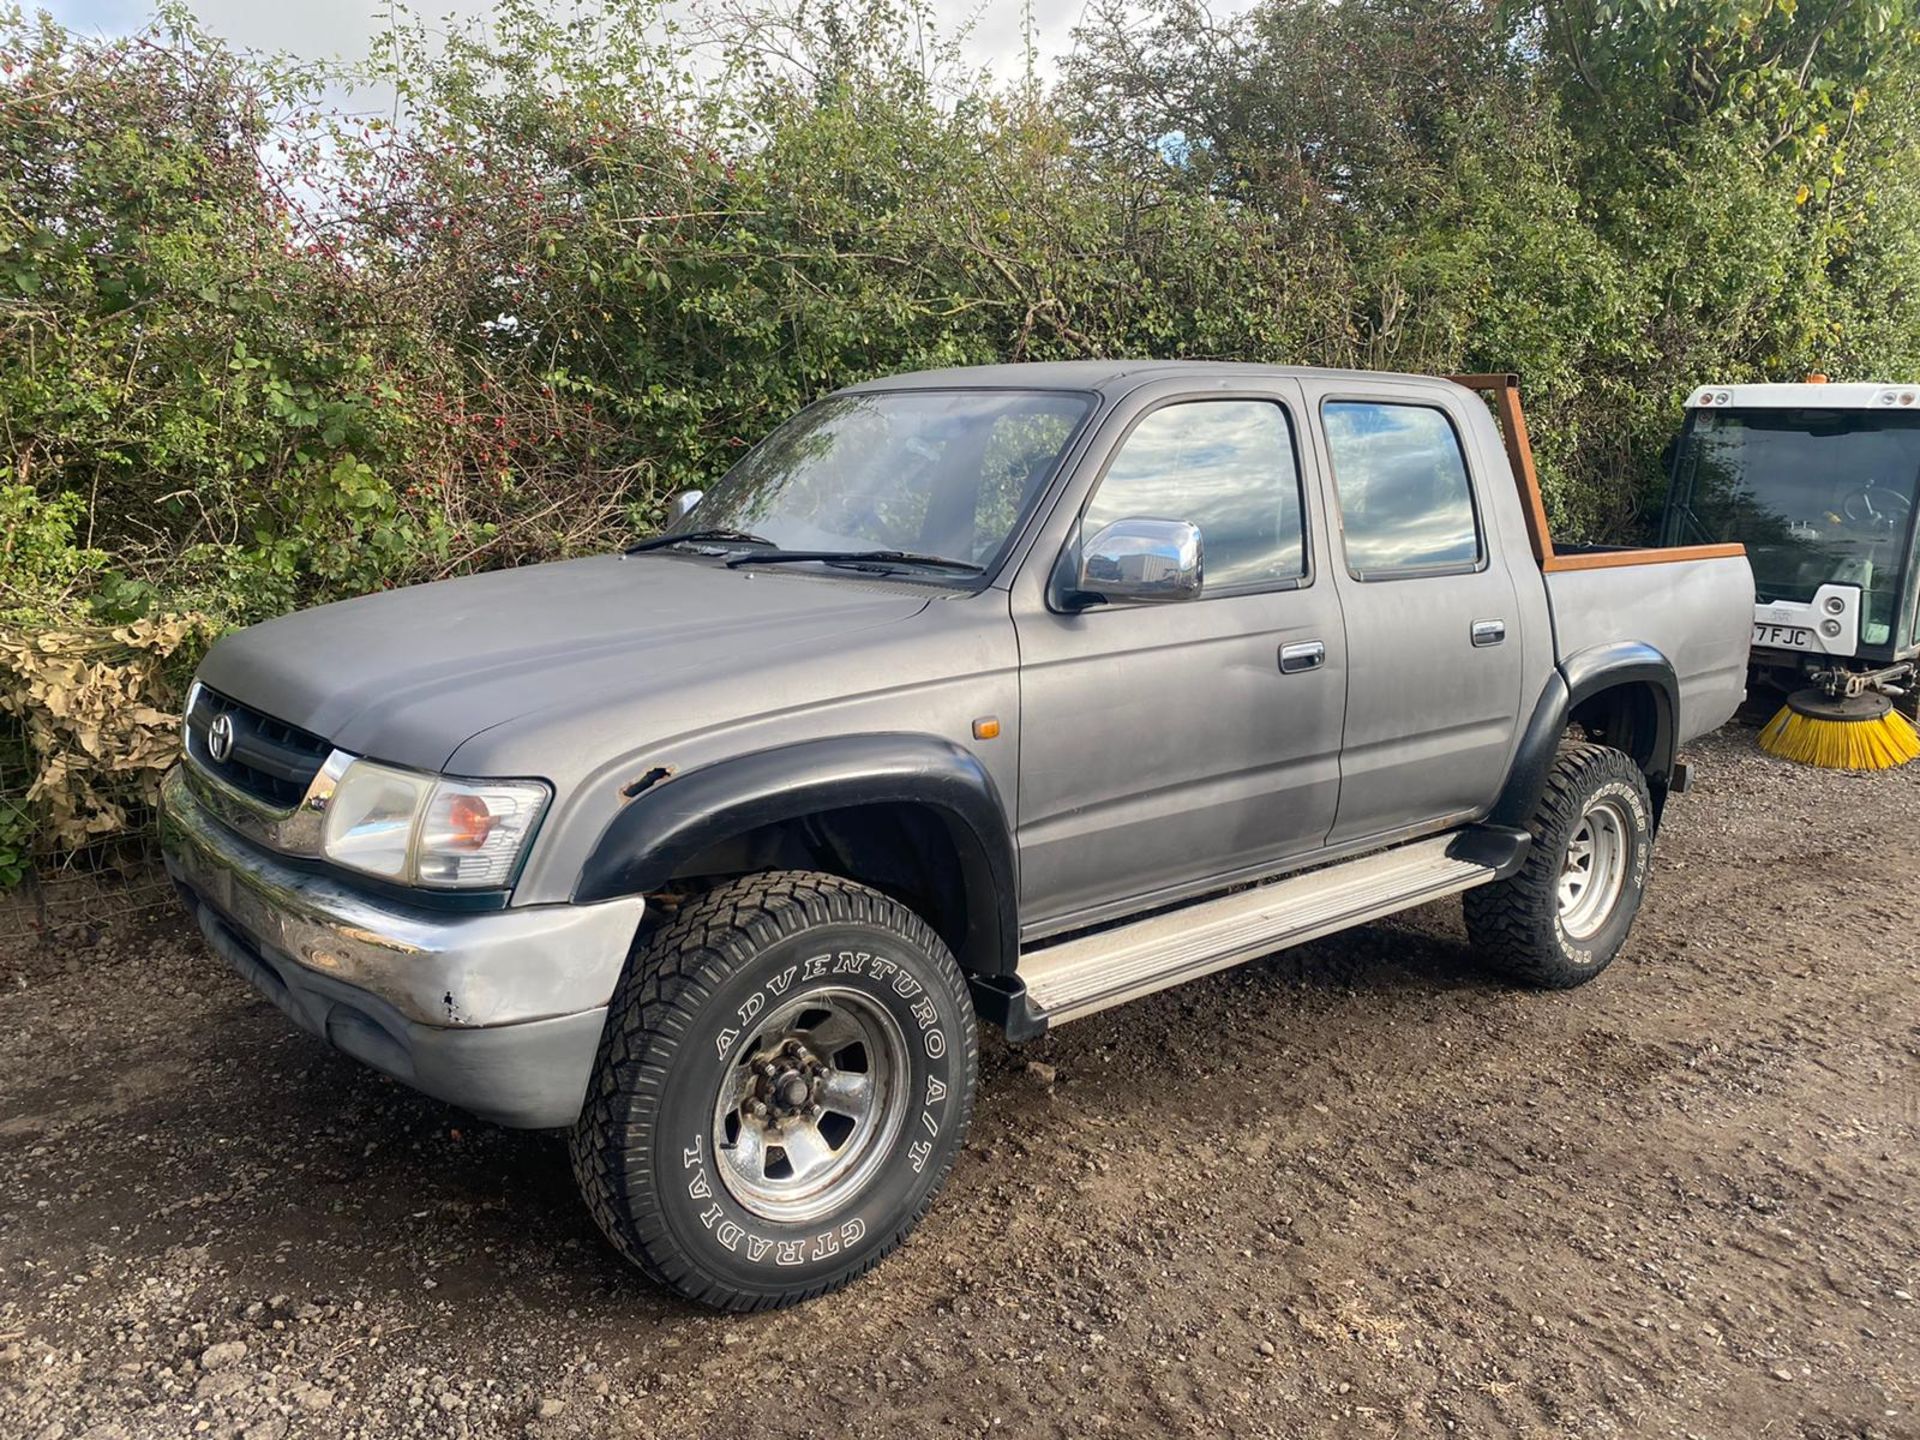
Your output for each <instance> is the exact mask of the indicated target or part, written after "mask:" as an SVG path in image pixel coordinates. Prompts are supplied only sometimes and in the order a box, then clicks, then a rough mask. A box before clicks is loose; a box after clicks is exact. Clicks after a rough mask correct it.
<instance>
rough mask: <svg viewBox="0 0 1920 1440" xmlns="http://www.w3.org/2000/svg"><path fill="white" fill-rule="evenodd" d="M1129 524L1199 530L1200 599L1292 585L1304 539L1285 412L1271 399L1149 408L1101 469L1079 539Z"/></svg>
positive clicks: (1302, 568)
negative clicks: (1179, 523) (1178, 524)
mask: <svg viewBox="0 0 1920 1440" xmlns="http://www.w3.org/2000/svg"><path fill="white" fill-rule="evenodd" d="M1129 519H1152V520H1185V521H1188V522H1189V523H1191V524H1193V525H1196V526H1198V527H1199V530H1200V545H1201V559H1202V565H1203V567H1204V574H1205V577H1206V589H1205V593H1207V594H1214V593H1217V592H1219V591H1221V590H1236V589H1251V588H1257V587H1259V586H1263V585H1272V584H1276V583H1279V582H1285V581H1293V580H1298V579H1299V578H1300V577H1301V576H1303V575H1305V574H1306V572H1307V563H1306V538H1305V529H1304V525H1303V522H1302V519H1301V507H1300V468H1299V465H1298V464H1297V463H1296V461H1295V459H1294V448H1293V429H1292V426H1291V425H1290V424H1289V423H1288V419H1287V412H1286V411H1285V410H1283V409H1282V408H1281V407H1280V406H1279V405H1277V404H1274V403H1273V402H1272V401H1269V400H1201V401H1189V402H1184V403H1182V404H1177V405H1168V406H1166V407H1165V408H1163V409H1160V410H1155V411H1154V412H1153V413H1152V414H1150V415H1148V416H1147V417H1146V418H1145V419H1144V420H1142V421H1141V422H1140V423H1139V424H1138V425H1136V426H1135V427H1134V428H1133V433H1132V434H1130V435H1129V436H1127V438H1126V440H1125V441H1124V442H1122V444H1121V446H1120V453H1119V454H1117V455H1115V456H1114V457H1113V463H1112V464H1111V465H1109V466H1108V467H1107V473H1106V475H1105V477H1104V478H1103V479H1102V480H1101V482H1100V488H1099V490H1098V491H1097V492H1095V494H1094V497H1093V500H1092V503H1090V504H1089V505H1088V506H1087V512H1086V516H1085V518H1084V519H1083V520H1082V522H1081V536H1082V539H1083V540H1091V539H1092V538H1093V537H1094V536H1095V535H1097V534H1099V533H1100V531H1101V529H1102V528H1104V527H1105V526H1107V525H1111V524H1112V523H1113V522H1114V521H1116V520H1129Z"/></svg>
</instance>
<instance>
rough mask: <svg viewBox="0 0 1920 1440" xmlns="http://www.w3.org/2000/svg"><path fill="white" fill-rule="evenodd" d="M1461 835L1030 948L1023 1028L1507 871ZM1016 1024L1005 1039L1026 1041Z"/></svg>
mask: <svg viewBox="0 0 1920 1440" xmlns="http://www.w3.org/2000/svg"><path fill="white" fill-rule="evenodd" d="M1471 833H1472V832H1468V834H1469V835H1470V834H1471ZM1464 839H1466V837H1465V836H1463V835H1461V834H1458V833H1456V834H1451V835H1442V836H1439V837H1437V838H1435V839H1432V840H1420V841H1416V842H1414V843H1413V844H1411V845H1402V846H1400V847H1398V848H1397V849H1393V850H1382V851H1377V852H1376V853H1374V854H1371V855H1364V856H1361V857H1360V858H1359V859H1357V860H1346V861H1342V862H1341V863H1339V864H1337V865H1329V866H1327V867H1325V868H1324V869H1320V870H1314V871H1310V872H1309V873H1307V874H1305V875H1296V876H1293V877H1292V878H1290V879H1285V880H1276V881H1274V882H1272V883H1271V884H1267V885H1260V886H1256V887H1254V888H1253V889H1250V890H1239V891H1235V892H1234V893H1232V894H1229V895H1222V896H1219V897H1218V898H1216V899H1212V900H1202V901H1199V902H1198V903H1196V904H1192V905H1184V906H1182V907H1180V908H1179V909H1177V910H1169V911H1166V912H1165V913H1163V914H1160V915H1155V916H1153V917H1151V918H1150V919H1146V920H1137V921H1134V922H1133V923H1132V924H1129V925H1121V926H1117V927H1116V928H1114V929H1111V930H1100V931H1096V932H1094V933H1093V934H1090V935H1082V936H1079V937H1078V938H1076V939H1072V940H1063V941H1060V942H1059V943H1057V944H1050V945H1041V946H1036V947H1034V948H1032V949H1028V950H1024V951H1022V952H1021V954H1020V971H1019V979H1020V980H1021V981H1023V982H1025V994H1024V996H1021V997H1019V998H1020V999H1022V1000H1024V1002H1025V1004H1024V1005H1023V1006H1022V1007H1021V1008H1022V1009H1024V1010H1025V1012H1026V1014H1025V1016H1024V1017H1023V1018H1024V1019H1025V1020H1026V1021H1027V1024H1026V1025H1022V1026H1021V1027H1020V1028H1021V1029H1023V1030H1026V1031H1027V1032H1028V1034H1038V1033H1040V1031H1042V1030H1044V1029H1046V1028H1047V1027H1049V1026H1052V1025H1062V1024H1065V1023H1066V1022H1067V1021H1069V1020H1078V1019H1080V1018H1081V1017H1082V1016H1083V1015H1092V1014H1094V1013H1096V1012H1097V1011H1101V1010H1105V1009H1106V1008H1107V1007H1108V1006H1110V1005H1118V1004H1120V1003H1121V1002H1122V1001H1126V1000H1134V999H1138V998H1139V997H1140V996H1142V995H1151V994H1152V993H1153V992H1154V991H1156V990H1165V989H1167V988H1168V987H1169V986H1172V985H1178V984H1181V983H1182V982H1184V981H1187V980H1194V979H1198V978H1199V977H1200V976H1202V975H1210V974H1212V973H1213V972H1214V971H1216V970H1225V969H1227V968H1228V967H1229V966H1232V965H1240V964H1244V963H1245V962H1247V961H1249V960H1258V959H1259V958H1260V957H1261V956H1263V955H1271V954H1273V952H1274V951H1276V950H1284V949H1286V948H1287V947H1288V946H1289V945H1299V944H1302V943H1304V942H1305V941H1308V940H1317V939H1319V938H1320V937H1321V936H1323V935H1331V934H1333V933H1334V932H1335V931H1337V930H1345V929H1347V928H1349V927H1350V926H1354V925H1364V924H1366V923H1367V922H1368V921H1369V920H1378V919H1380V918H1381V917H1382V916H1384V915H1391V914H1393V913H1394V912H1395V911H1398V910H1405V909H1407V908H1408V907H1410V906H1414V905H1420V904H1424V903H1425V902H1426V901H1429V900H1438V899H1439V898H1440V897H1442V896H1443V895H1455V894H1458V893H1459V892H1460V891H1462V890H1471V889H1472V888H1473V887H1474V886H1476V885H1484V884H1486V883H1487V882H1488V881H1489V880H1496V879H1498V878H1499V877H1500V874H1501V872H1502V871H1503V870H1504V869H1507V868H1509V866H1508V865H1503V864H1501V863H1499V862H1498V861H1497V860H1495V859H1494V857H1493V856H1486V855H1476V854H1473V853H1472V852H1473V851H1475V850H1476V848H1477V847H1476V846H1474V845H1472V844H1470V843H1462V842H1463V840H1464ZM1463 852H1465V853H1463ZM1501 858H1502V859H1504V858H1506V857H1504V856H1503V857H1501ZM1489 861H1492V862H1493V863H1488V862H1489ZM1009 998H1012V997H1009ZM1012 1028H1013V1027H1011V1026H1010V1027H1009V1034H1008V1037H1007V1038H1008V1039H1010V1040H1013V1039H1020V1038H1024V1037H1023V1036H1019V1035H1015V1034H1013V1033H1012Z"/></svg>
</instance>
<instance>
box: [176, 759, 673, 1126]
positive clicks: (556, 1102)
mask: <svg viewBox="0 0 1920 1440" xmlns="http://www.w3.org/2000/svg"><path fill="white" fill-rule="evenodd" d="M161 833H162V843H163V848H164V850H165V854H166V861H167V870H168V872H169V873H170V874H171V875H172V876H173V879H174V882H175V884H176V885H177V886H178V887H179V889H180V892H181V895H182V897H183V898H184V899H185V901H186V902H187V905H188V907H189V909H191V910H192V911H193V913H194V917H195V919H196V920H197V921H198V922H199V925H200V928H201V930H202V932H203V933H204V934H205V935H206V937H207V941H208V943H209V944H210V945H211V946H212V947H213V948H214V950H215V952H216V953H218V954H219V955H220V956H221V957H222V958H223V959H225V960H226V961H227V963H228V964H229V965H231V966H232V967H233V968H234V969H235V970H236V971H238V972H239V973H240V974H241V975H242V976H243V977H244V978H245V979H246V980H247V981H248V982H249V983H250V984H252V985H253V986H254V988H255V989H257V990H259V991H260V992H261V993H262V994H263V995H265V996H266V997H267V998H268V999H270V1000H272V1001H273V1002H274V1004H275V1005H277V1006H278V1007H279V1008H280V1009H281V1010H282V1011H283V1012H285V1013H286V1014H287V1016H288V1017H289V1018H290V1019H292V1020H293V1021H294V1023H295V1024H297V1025H299V1026H300V1027H301V1028H302V1029H303V1030H306V1031H308V1032H309V1033H311V1034H314V1035H317V1036H319V1037H320V1038H321V1039H323V1040H325V1041H326V1042H327V1043H328V1044H330V1045H332V1046H333V1047H334V1048H335V1049H338V1050H340V1051H342V1052H343V1053H345V1054H348V1055H352V1056H353V1057H354V1058H356V1059H358V1060H360V1061H362V1062H364V1063H365V1064H368V1065H370V1066H372V1067H373V1068H374V1069H376V1070H380V1071H382V1072H384V1073H386V1074H388V1075H392V1076H394V1077H395V1078H396V1079H399V1080H402V1081H404V1082H405V1083H407V1084H409V1085H412V1086H413V1087H414V1088H416V1089H418V1090H421V1091H423V1092H425V1093H426V1094H429V1095H433V1096H435V1097H437V1098H439V1099H442V1100H447V1101H449V1102H451V1103H453V1104H456V1105H460V1106H462V1107H464V1108H466V1109H469V1110H472V1111H473V1112H474V1113H476V1114H478V1115H481V1116H483V1117H485V1118H487V1119H491V1120H495V1121H497V1122H499V1123H501V1124H506V1125H516V1126H523V1127H535V1128H537V1127H544V1126H551V1125H566V1124H570V1123H571V1122H572V1120H573V1118H574V1116H575V1115H576V1114H578V1112H579V1108H580V1102H581V1098H582V1097H583V1096H584V1095H585V1093H586V1085H587V1078H588V1075H589V1073H590V1072H591V1070H592V1068H593V1060H594V1053H595V1049H596V1047H597V1046H598V1044H599V1039H600V1031H601V1028H602V1025H603V1023H604V1020H605V1016H606V1005H607V1000H608V998H609V997H610V996H611V994H612V993H613V987H614V983H615V981H616V980H618V978H619V975H620V969H621V966H622V965H623V964H624V963H625V961H626V957H627V951H628V948H629V947H630V946H631V944H632V941H633V937H634V934H635V932H636V931H637V929H638V928H639V924H640V917H641V914H642V911H643V908H644V904H645V902H644V901H642V900H641V899H639V898H638V897H627V898H622V899H618V900H609V901H603V902H600V903H598V904H593V905H538V906H522V907H517V908H509V909H505V910H493V911H485V912H480V913H453V912H446V911H439V910H430V909H425V908H415V907H411V906H406V905H400V904H395V903H392V902H389V901H386V900H382V899H378V898H375V897H373V896H370V895H368V894H367V893H365V892H364V891H361V890H359V889H356V888H354V887H353V886H351V885H348V884H346V883H344V882H342V881H340V880H338V879H336V878H334V877H333V876H332V875H330V874H327V873H325V872H320V871H316V870H311V869H307V868H304V867H297V866H294V865H291V864H288V863H287V862H286V861H284V860H281V859H279V858H278V857H275V856H273V855H270V854H268V853H267V852H266V851H264V850H261V849H259V848H258V847H256V846H254V845H253V844H251V843H250V842H248V841H245V840H242V839H241V838H240V837H238V836H237V835H235V834H234V833H233V832H232V831H230V830H228V829H227V828H226V827H225V826H224V825H223V824H221V822H220V821H219V820H217V819H216V818H214V816H213V815H212V814H210V813H209V812H208V811H207V810H206V809H205V808H204V807H203V806H202V805H201V804H200V803H199V802H198V801H197V800H196V799H195V798H194V796H193V794H192V792H191V790H190V789H189V787H188V785H187V784H186V781H185V778H184V776H183V775H182V773H181V772H180V771H179V770H178V769H176V770H175V771H174V772H173V773H172V774H170V775H169V776H168V777H167V779H166V782H165V784H164V786H163V789H162V817H161Z"/></svg>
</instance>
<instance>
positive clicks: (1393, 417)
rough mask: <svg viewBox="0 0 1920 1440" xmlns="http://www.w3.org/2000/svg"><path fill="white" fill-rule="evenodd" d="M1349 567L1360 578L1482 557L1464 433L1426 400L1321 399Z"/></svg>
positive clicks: (1449, 566) (1466, 564) (1444, 567)
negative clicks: (1398, 402)
mask: <svg viewBox="0 0 1920 1440" xmlns="http://www.w3.org/2000/svg"><path fill="white" fill-rule="evenodd" d="M1321 415H1322V417H1323V419H1324V420H1325V423H1326V429H1327V450H1328V453H1329V454H1330V455H1331V457H1332V460H1333V483H1334V488H1335V490H1337V491H1338V492H1339V496H1340V528H1341V532H1342V537H1343V543H1344V544H1345V546H1346V553H1347V569H1348V570H1350V571H1351V572H1352V573H1353V574H1355V575H1357V576H1358V577H1359V578H1360V579H1362V580H1380V579H1386V578H1388V577H1391V576H1394V575H1401V574H1417V573H1420V572H1423V571H1424V572H1432V571H1451V570H1470V569H1472V568H1473V567H1475V566H1476V565H1478V564H1479V563H1480V555H1481V551H1480V529H1479V526H1478V525H1477V524H1476V523H1475V521H1474V516H1473V493H1472V491H1471V490H1470V489H1469V487H1468V485H1467V462H1466V458H1465V457H1464V456H1463V455H1462V454H1461V452H1460V437H1459V436H1458V435H1456V434H1455V433H1454V429H1453V426H1452V424H1451V423H1449V422H1448V420H1447V417H1446V416H1445V415H1444V414H1442V413H1441V412H1440V411H1438V410H1435V409H1432V408H1430V407H1428V406H1425V405H1394V404H1387V403H1383V402H1379V401H1352V400H1330V401H1328V402H1327V403H1326V404H1325V405H1324V406H1323V407H1321Z"/></svg>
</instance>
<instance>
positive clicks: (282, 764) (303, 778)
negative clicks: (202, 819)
mask: <svg viewBox="0 0 1920 1440" xmlns="http://www.w3.org/2000/svg"><path fill="white" fill-rule="evenodd" d="M222 715H226V716H228V717H229V718H230V719H231V720H232V722H233V750H232V752H231V753H229V754H228V756H227V758H226V759H225V760H215V759H214V758H213V753H212V752H211V751H210V750H209V749H208V748H207V732H208V731H209V730H210V729H211V728H212V727H213V722H214V721H215V720H217V719H218V718H219V717H220V716H222ZM332 749H333V747H332V746H331V745H329V744H328V743H327V742H326V741H325V740H322V739H321V738H320V737H319V736H318V735H311V734H309V733H308V732H307V731H305V730H301V729H299V728H297V727H296V726H293V725H289V724H287V723H286V722H285V721H282V720H276V719H274V718H273V717H272V716H271V715H262V714H261V713H260V712H259V711H258V710H255V709H254V708H253V707H252V706H250V705H242V704H241V703H240V702H239V701H238V700H230V699H228V698H227V697H226V696H225V695H222V694H220V692H219V691H217V690H209V689H208V688H207V687H206V686H205V685H201V686H198V687H196V689H195V690H194V700H193V706H192V708H191V709H190V710H188V712H187V753H188V754H189V755H190V756H192V757H193V762H194V764H196V765H198V766H199V767H200V768H201V769H202V770H204V771H206V772H207V774H209V775H212V776H214V777H215V778H216V779H219V780H221V781H223V782H225V783H226V784H228V785H231V786H232V787H233V788H234V789H236V790H239V791H242V792H244V793H245V794H248V795H251V796H253V797H254V799H256V800H259V801H262V802H263V803H265V804H268V805H271V806H273V807H274V808H275V809H277V810H291V809H292V808H293V807H294V806H296V805H298V804H299V803H300V801H301V800H302V799H303V798H304V797H305V796H306V793H307V787H308V786H309V785H311V784H312V783H313V777H314V776H315V775H317V774H319V773H320V767H321V766H322V765H323V764H325V763H326V759H327V756H328V754H329V753H330V752H331V751H332Z"/></svg>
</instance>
